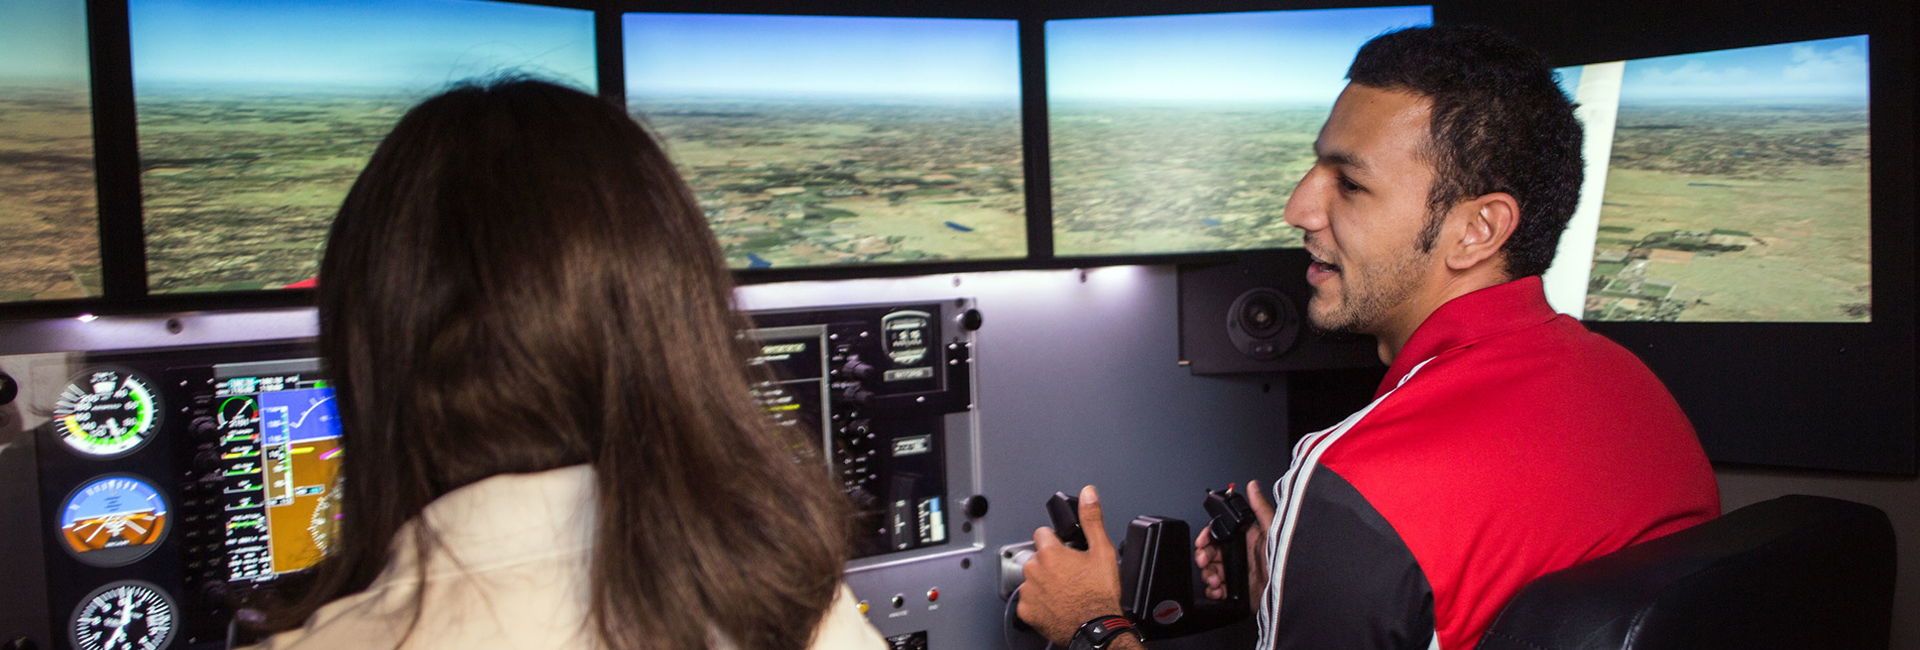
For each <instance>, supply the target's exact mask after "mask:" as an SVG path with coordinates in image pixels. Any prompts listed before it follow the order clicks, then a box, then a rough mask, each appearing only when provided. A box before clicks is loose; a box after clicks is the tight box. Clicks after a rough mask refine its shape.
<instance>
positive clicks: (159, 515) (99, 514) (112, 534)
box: [60, 475, 168, 567]
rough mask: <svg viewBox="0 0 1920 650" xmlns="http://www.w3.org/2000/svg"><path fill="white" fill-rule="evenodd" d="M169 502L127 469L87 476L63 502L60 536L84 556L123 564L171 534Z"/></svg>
mask: <svg viewBox="0 0 1920 650" xmlns="http://www.w3.org/2000/svg"><path fill="white" fill-rule="evenodd" d="M167 525H168V521H167V502H166V499H165V498H163V497H161V495H160V491H159V490H156V489H154V487H153V485H152V484H151V483H148V482H146V481H143V480H141V479H138V478H134V477H132V476H127V475H112V476H104V477H101V478H97V479H94V480H92V481H90V482H88V483H87V484H86V485H83V486H81V487H80V489H78V490H75V491H74V492H73V494H72V495H71V496H68V497H67V500H66V503H64V504H62V505H61V506H60V539H61V540H62V541H64V542H65V543H66V546H67V550H69V551H72V552H73V555H74V557H76V558H79V560H80V561H81V562H85V563H87V564H91V565H93V566H100V567H113V566H121V565H125V564H129V563H132V562H134V561H136V560H139V559H140V558H143V557H146V556H147V554H148V553H151V552H153V549H155V548H157V547H159V545H160V542H161V540H164V539H166V535H167Z"/></svg>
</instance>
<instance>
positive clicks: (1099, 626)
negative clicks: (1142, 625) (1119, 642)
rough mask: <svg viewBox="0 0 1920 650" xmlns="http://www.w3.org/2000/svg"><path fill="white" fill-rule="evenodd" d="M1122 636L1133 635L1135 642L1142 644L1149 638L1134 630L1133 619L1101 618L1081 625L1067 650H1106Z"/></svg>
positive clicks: (1074, 633) (1075, 631)
mask: <svg viewBox="0 0 1920 650" xmlns="http://www.w3.org/2000/svg"><path fill="white" fill-rule="evenodd" d="M1122 634H1132V635H1133V638H1134V640H1136V641H1139V642H1140V643H1142V644H1145V643H1146V642H1147V638H1146V637H1144V636H1141V635H1140V630H1137V629H1134V627H1133V621H1132V620H1131V619H1128V618H1127V617H1125V616H1100V617H1096V618H1094V619H1093V620H1091V621H1087V622H1085V623H1081V624H1080V629H1078V630H1074V632H1073V640H1072V641H1069V642H1067V650H1106V648H1107V646H1110V645H1113V640H1114V639H1117V638H1120V635H1122Z"/></svg>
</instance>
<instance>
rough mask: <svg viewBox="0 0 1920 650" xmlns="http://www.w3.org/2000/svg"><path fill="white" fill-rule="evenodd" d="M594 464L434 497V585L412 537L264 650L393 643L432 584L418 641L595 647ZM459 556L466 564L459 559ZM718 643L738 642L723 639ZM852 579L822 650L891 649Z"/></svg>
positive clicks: (414, 644) (822, 633) (825, 629)
mask: <svg viewBox="0 0 1920 650" xmlns="http://www.w3.org/2000/svg"><path fill="white" fill-rule="evenodd" d="M593 479H594V476H593V469H592V468H591V467H588V466H586V465H576V466H573V467H565V468H561V469H556V470H551V471H546V472H540V473H537V474H504V475H500V476H494V477H491V478H488V479H486V480H483V481H480V482H478V483H474V484H473V485H469V486H466V487H463V488H460V489H458V490H454V491H453V492H449V493H447V494H446V495H445V496H442V497H440V498H439V499H436V500H434V502H433V503H431V504H429V505H428V506H427V508H426V510H425V512H423V513H422V514H423V516H424V517H425V518H426V519H427V520H428V521H430V522H432V524H433V526H434V527H435V528H436V529H437V530H439V531H440V534H441V538H442V539H443V540H444V542H445V543H444V545H443V546H442V547H441V548H439V549H437V550H435V551H434V552H433V553H432V554H430V556H429V557H428V558H427V573H426V581H425V582H424V583H422V582H421V581H420V580H419V577H418V575H417V572H418V566H417V564H416V563H415V562H416V558H415V557H414V556H415V554H414V553H413V552H412V551H411V550H404V551H403V550H402V549H407V548H410V546H411V545H410V544H408V543H407V542H406V541H405V540H406V539H407V538H408V536H407V535H404V534H402V535H398V536H396V538H395V545H394V548H395V549H396V550H395V552H393V553H392V554H391V555H390V556H389V557H390V558H391V559H390V560H389V562H388V565H387V567H386V569H384V570H383V571H382V572H381V574H380V577H378V578H376V579H375V580H374V581H373V584H372V586H370V587H368V588H367V590H366V591H364V592H361V593H358V594H354V595H352V596H348V597H346V598H342V599H340V600H336V601H334V602H331V603H328V604H327V605H326V606H325V607H322V608H320V610H319V611H316V612H314V614H313V617H312V618H309V619H308V620H307V623H306V625H304V626H302V627H300V628H299V629H296V630H289V631H286V632H282V633H280V634H277V635H274V636H273V637H272V638H270V639H267V640H266V642H265V643H262V644H260V645H258V646H255V648H259V649H261V650H320V649H327V650H331V649H334V648H370V649H379V648H394V647H396V646H397V644H398V643H399V641H400V639H401V636H402V635H403V634H404V633H405V631H406V628H407V623H408V621H409V620H410V619H411V618H412V614H413V607H414V595H415V593H416V591H417V590H420V589H422V588H424V589H425V590H426V601H425V604H424V605H423V606H422V611H421V612H420V619H419V624H418V626H417V627H416V628H415V629H414V631H413V634H412V636H410V637H408V638H407V639H406V642H407V644H406V647H407V648H419V649H423V650H425V649H432V648H461V649H468V648H514V649H516V650H526V649H534V648H594V647H598V645H599V644H598V641H597V640H596V639H594V638H593V635H592V634H590V633H589V632H588V631H587V629H586V614H587V603H588V581H587V566H588V561H589V558H590V556H591V553H590V551H591V549H592V546H593V543H592V540H593V538H594V530H595V523H594V520H595V513H594V489H595V488H594V480H593ZM456 560H457V562H456ZM715 647H716V648H727V647H730V644H726V643H724V642H718V643H716V645H715ZM886 647H887V645H886V642H885V641H883V640H881V638H880V634H879V632H877V631H875V630H874V629H873V626H872V625H871V624H869V623H867V620H866V618H865V617H863V616H861V615H860V612H859V610H858V609H857V608H856V605H855V604H854V600H853V593H852V592H850V591H848V590H847V588H846V587H845V586H842V587H841V588H840V595H839V597H838V598H836V599H835V600H834V602H833V605H832V606H831V607H830V608H828V610H827V613H826V614H825V616H824V617H823V618H822V619H821V622H820V625H819V626H818V627H817V629H816V630H815V632H814V637H813V644H812V646H811V648H813V649H814V650H841V649H848V650H884V649H885V648H886Z"/></svg>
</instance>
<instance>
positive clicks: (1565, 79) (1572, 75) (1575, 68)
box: [1553, 65, 1586, 99]
mask: <svg viewBox="0 0 1920 650" xmlns="http://www.w3.org/2000/svg"><path fill="white" fill-rule="evenodd" d="M1584 70H1586V66H1580V65H1570V66H1567V67H1564V68H1554V69H1553V71H1554V72H1557V73H1560V91H1561V92H1564V93H1566V94H1567V98H1568V99H1572V98H1574V96H1576V95H1578V94H1580V73H1581V72H1582V71H1584Z"/></svg>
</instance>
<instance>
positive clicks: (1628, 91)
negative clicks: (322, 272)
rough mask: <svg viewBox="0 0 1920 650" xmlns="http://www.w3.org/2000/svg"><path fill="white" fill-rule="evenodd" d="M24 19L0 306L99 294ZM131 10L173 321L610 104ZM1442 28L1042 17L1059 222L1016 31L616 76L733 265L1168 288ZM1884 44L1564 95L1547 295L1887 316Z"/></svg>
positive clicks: (138, 108) (811, 23) (771, 42)
mask: <svg viewBox="0 0 1920 650" xmlns="http://www.w3.org/2000/svg"><path fill="white" fill-rule="evenodd" d="M25 6H26V8H27V9H28V11H24V12H23V13H22V20H21V21H12V20H10V21H9V24H8V25H7V26H5V27H0V35H10V34H15V33H16V32H17V33H18V35H21V36H22V37H21V38H0V54H5V56H0V62H4V63H0V111H4V112H3V113H0V259H4V260H6V262H4V263H0V303H4V302H9V301H29V300H43V299H53V298H84V297H90V296H99V295H101V284H102V282H101V267H100V262H99V250H98V248H99V242H100V233H99V231H98V228H97V225H96V224H97V218H96V216H97V215H96V211H95V208H94V206H93V195H92V193H91V192H89V191H88V190H89V189H91V186H92V180H93V167H92V157H91V151H92V142H93V141H92V137H91V131H90V126H89V121H88V120H87V118H88V116H89V98H88V93H87V92H86V85H87V75H88V65H87V59H86V19H85V11H84V4H83V3H82V2H80V0H33V1H32V2H28V3H26V5H25ZM127 8H128V24H129V26H130V28H129V29H130V31H129V37H130V46H131V54H132V56H131V64H132V77H133V84H134V87H133V98H134V108H135V112H136V115H137V121H138V129H137V132H138V152H139V162H140V170H141V173H140V179H139V182H140V187H141V191H142V201H143V203H142V214H143V219H144V224H145V231H144V233H139V234H137V235H134V236H137V237H140V238H141V239H142V241H144V242H145V246H146V268H147V286H148V290H149V292H150V293H153V294H170V293H193V292H209V291H213V292H231V291H252V290H259V289H276V288H281V287H287V286H290V285H294V286H300V285H301V284H302V283H304V282H306V281H309V280H312V279H313V278H314V276H315V273H316V271H317V268H318V262H319V257H320V251H321V247H322V245H323V244H324V240H325V236H326V232H327V228H328V225H329V224H330V222H331V220H332V217H333V214H334V211H335V210H336V208H337V206H338V204H339V203H340V200H341V198H342V197H343V196H344V195H345V192H346V190H347V188H348V186H349V185H351V183H352V182H353V179H354V178H355V176H356V175H357V174H358V172H359V169H360V168H361V166H362V165H363V164H364V163H365V161H366V160H367V158H368V157H369V156H370V154H371V152H372V150H373V148H374V146H375V145H377V144H378V142H379V141H380V140H381V138H383V137H384V136H385V134H386V132H387V130H388V129H390V128H391V126H392V124H393V123H394V122H395V121H396V120H397V119H398V117H399V116H400V115H401V114H402V113H403V112H404V111H405V109H406V108H407V107H408V106H409V105H411V104H412V103H413V102H415V101H418V100H419V99H421V98H423V97H425V96H426V95H428V94H431V93H432V92H434V91H436V90H438V89H440V88H444V87H445V86H446V85H447V84H448V83H451V82H453V81H457V80H460V79H465V78H471V77H476V76H480V77H484V76H487V75H492V74H499V73H507V72H524V73H532V74H535V75H539V76H543V77H546V78H551V79H555V80H558V81H560V82H562V83H568V84H572V85H574V86H576V87H579V88H581V89H583V90H587V91H590V92H591V91H595V90H596V89H597V86H598V84H597V82H598V76H597V73H598V67H597V61H596V58H595V57H596V46H595V26H594V13H593V12H591V11H587V10H578V9H566V8H556V7H546V6H536V5H523V4H515V3H512V2H496V1H490V0H402V1H400V2H389V3H376V4H355V5H340V4H338V3H331V2H324V1H323V0H300V1H298V2H287V3H278V4H276V5H274V7H273V9H272V10H271V11H262V10H259V9H258V8H257V7H254V6H252V5H251V4H249V3H239V2H230V1H228V0H164V1H163V0H130V1H129V2H128V4H127ZM1432 21H1433V9H1432V8H1431V7H1430V6H1406V7H1368V8H1350V9H1322V10H1299V11H1266V12H1246V13H1227V14H1194V15H1172V16H1141V17H1120V18H1086V19H1065V20H1049V21H1046V22H1045V24H1044V36H1045V78H1046V100H1045V101H1046V104H1047V106H1046V116H1047V117H1046V127H1047V142H1046V143H1044V148H1045V151H1046V152H1047V156H1048V159H1049V166H1050V168H1049V178H1050V179H1051V182H1050V183H1049V187H1048V188H1046V190H1047V196H1050V197H1051V202H1050V204H1048V206H1047V208H1048V213H1047V214H1045V215H1031V214H1029V213H1028V206H1029V204H1028V201H1027V193H1028V189H1029V188H1028V178H1027V173H1026V170H1027V166H1028V161H1027V159H1026V154H1025V150H1026V149H1027V148H1028V147H1030V146H1031V145H1030V144H1029V143H1027V140H1028V139H1029V137H1028V135H1027V134H1026V133H1024V132H1023V127H1022V125H1023V112H1022V111H1023V96H1022V87H1023V86H1022V69H1021V47H1020V45H1021V44H1020V34H1019V22H1018V21H1015V20H976V19H948V18H880V17H841V16H768V15H722V14H668V13H629V14H625V15H623V16H621V23H620V27H621V33H622V39H623V40H622V49H621V52H620V56H621V60H620V64H621V65H622V67H623V68H624V71H625V75H624V79H623V83H624V86H625V93H626V100H627V104H628V107H629V109H630V110H632V111H633V113H634V114H635V115H636V116H637V117H638V118H640V119H641V120H643V121H644V122H645V123H646V124H647V125H648V126H649V127H650V128H651V129H652V130H653V131H654V132H655V133H657V134H658V135H659V136H660V137H661V138H662V140H663V141H664V142H665V143H666V145H667V148H668V151H669V155H670V156H671V157H672V158H673V160H674V162H675V163H676V165H677V166H678V167H679V168H680V171H681V173H682V174H683V175H684V176H685V177H686V178H687V179H688V182H689V184H690V185H691V186H692V187H693V190H694V191H695V193H696V195H697V196H698V198H699V200H700V203H701V206H702V207H703V208H704V209H705V211H706V215H707V218H708V221H709V223H710V224H711V226H712V227H713V230H714V234H715V236H716V237H717V238H718V240H719V243H720V245H721V247H722V249H723V251H724V252H725V254H726V257H727V259H728V262H729V264H730V265H731V266H733V267H734V268H737V269H746V270H757V269H791V268H804V267H822V266H835V265H896V264H915V263H930V262H955V261H962V262H964V261H992V260H1019V259H1024V258H1027V257H1028V255H1029V251H1030V250H1031V244H1032V243H1031V242H1029V241H1028V235H1029V233H1031V232H1036V231H1035V230H1033V229H1030V228H1029V221H1030V220H1031V219H1036V218H1045V219H1048V220H1049V223H1048V224H1047V228H1048V229H1049V230H1050V231H1051V237H1052V248H1051V251H1052V252H1051V254H1052V255H1054V256H1055V257H1059V258H1075V257H1089V258H1101V259H1108V260H1112V259H1142V260H1145V259H1152V256H1155V255H1166V254H1182V253H1198V252H1212V251H1227V250H1240V249H1271V248H1290V247H1298V246H1299V245H1300V236H1299V234H1298V232H1297V231H1296V230H1294V229H1293V228H1292V227H1290V226H1288V225H1287V224H1286V223H1285V222H1284V221H1283V220H1282V211H1283V209H1284V207H1285V205H1286V200H1287V197H1288V194H1289V191H1290V189H1291V187H1292V186H1293V184H1294V183H1296V182H1297V181H1298V179H1299V178H1300V176H1301V175H1302V174H1303V173H1304V172H1305V170H1306V169H1307V168H1308V167H1309V166H1311V164H1312V161H1313V153H1312V142H1313V140H1314V138H1315V137H1316V134H1317V132H1318V129H1319V126H1320V123H1321V122H1323V121H1324V120H1325V118H1326V115H1327V113H1328V111H1329V110H1330V108H1331V106H1332V104H1333V101H1334V98H1335V97H1336V96H1337V94H1338V93H1339V91H1340V89H1341V87H1342V86H1343V84H1344V83H1345V81H1344V76H1345V70H1346V66H1347V64H1348V63H1349V62H1350V61H1351V58H1352V56H1353V54H1354V52H1355V51H1356V50H1357V49H1358V48H1359V46H1360V45H1361V44H1363V43H1364V42H1366V40H1368V39H1369V38H1371V37H1373V36H1374V35H1377V34H1380V33H1383V32H1386V31H1390V30H1393V29H1398V28H1402V27H1408V26H1415V25H1425V24H1431V23H1432ZM27 36H31V37H30V38H28V37H27ZM1866 40H1867V39H1866V37H1865V36H1855V37H1850V38H1837V39H1826V40H1819V41H1807V42H1798V43H1785V44H1778V45H1769V46H1762V47H1750V48H1742V49H1736V50H1723V51H1716V52H1703V53H1697V54H1686V55H1679V56H1668V57H1660V58H1653V59H1641V60H1633V61H1624V62H1612V63H1598V64H1593V65H1587V66H1576V67H1571V68H1563V69H1562V70H1561V73H1562V78H1563V80H1564V82H1565V83H1564V85H1565V88H1566V89H1567V91H1568V93H1569V94H1570V95H1572V96H1574V97H1575V98H1576V99H1578V100H1579V102H1580V103H1581V104H1582V105H1583V108H1582V109H1581V115H1582V117H1583V119H1584V120H1585V122H1586V123H1587V127H1588V131H1589V137H1588V140H1589V146H1588V149H1587V152H1586V153H1587V159H1588V161H1589V170H1588V177H1589V184H1588V186H1587V189H1586V192H1585V196H1586V201H1585V202H1584V203H1583V204H1582V208H1581V213H1580V215H1579V216H1578V217H1577V218H1576V219H1575V221H1574V223H1573V226H1572V227H1571V228H1570V229H1569V231H1568V234H1567V237H1566V242H1565V245H1563V247H1562V255H1561V259H1562V263H1561V264H1559V265H1558V267H1557V268H1556V269H1555V270H1554V271H1552V272H1550V273H1549V275H1548V279H1549V285H1550V286H1552V287H1554V289H1553V297H1554V303H1555V305H1556V306H1557V307H1559V308H1560V310H1561V311H1564V312H1566V313H1569V314H1574V315H1578V316H1583V317H1585V318H1587V319H1590V320H1629V321H1675V320H1679V321H1721V322H1726V321H1748V322H1757V321H1765V322H1782V321H1785V322H1864V321H1867V320H1869V319H1870V318H1871V311H1872V309H1871V307H1872V286H1871V281H1870V278H1869V276H1870V275H1871V273H1870V271H1871V269H1870V259H1869V256H1870V250H1869V249H1870V243H1871V239H1872V236H1871V228H1870V223H1869V222H1870V217H1871V215H1870V212H1871V204H1872V200H1871V188H1870V187H1869V183H1868V175H1869V173H1868V172H1869V167H1870V163H1869V161H1870V151H1869V148H1868V145H1867V141H1868V138H1869V133H1870V129H1869V127H1868V114H1867V108H1866V104H1867V92H1868V91H1867V89H1868V79H1867V76H1868V75H1867V42H1866ZM49 135H51V136H54V137H48V136H49ZM8 188H14V189H8ZM16 190H17V191H16ZM106 235H107V236H109V237H126V236H128V235H129V233H119V232H110V233H106Z"/></svg>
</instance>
